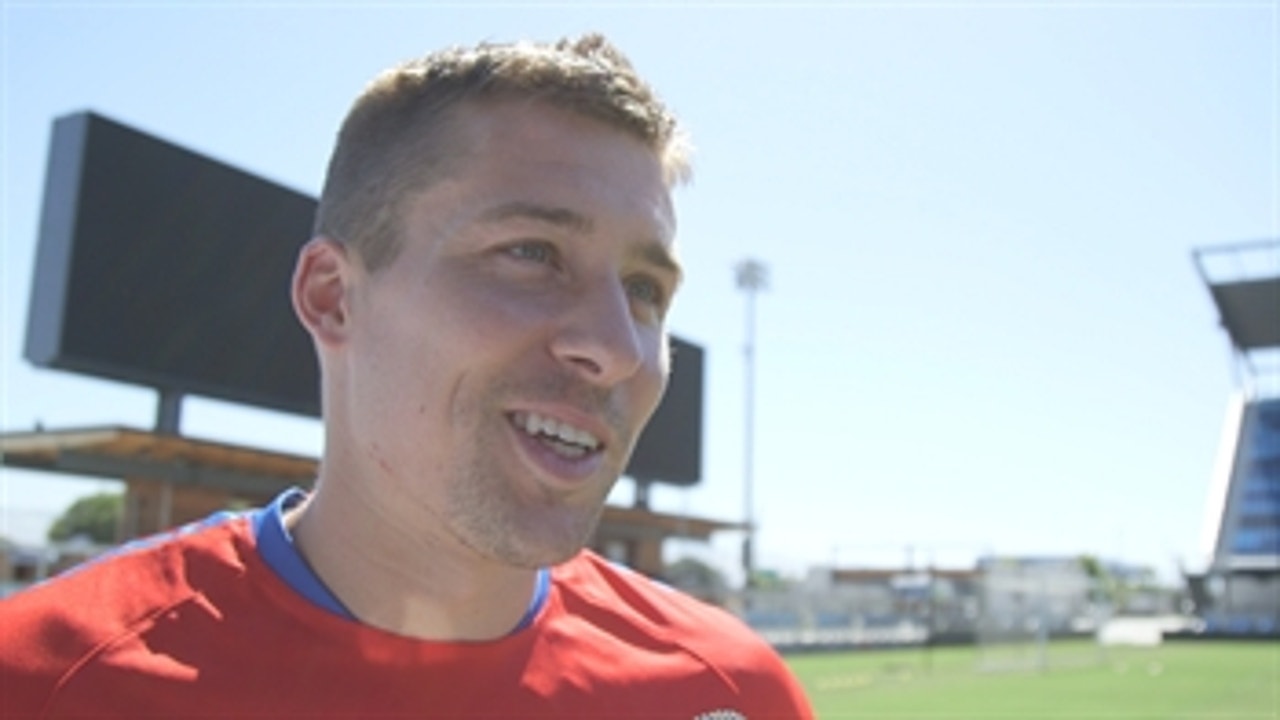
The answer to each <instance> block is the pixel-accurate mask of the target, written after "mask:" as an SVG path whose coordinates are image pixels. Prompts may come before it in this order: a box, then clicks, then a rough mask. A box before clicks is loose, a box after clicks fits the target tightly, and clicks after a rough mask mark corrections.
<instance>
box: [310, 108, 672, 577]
mask: <svg viewBox="0 0 1280 720" xmlns="http://www.w3.org/2000/svg"><path fill="white" fill-rule="evenodd" d="M458 113H459V114H458V116H457V123H456V125H455V128H456V129H455V131H454V135H453V137H452V139H451V142H452V143H453V144H454V146H455V147H457V148H458V152H459V153H460V156H459V158H458V161H457V162H456V163H453V164H451V168H452V171H451V172H450V174H449V176H448V177H447V178H446V179H444V180H441V181H439V182H437V183H436V184H434V185H432V186H430V187H429V188H428V189H426V190H425V191H421V192H419V193H417V194H415V195H413V196H411V197H409V198H408V199H407V201H406V202H405V203H404V205H403V208H404V209H403V215H402V217H401V243H402V247H401V250H400V252H399V254H398V255H397V256H396V258H395V259H394V261H392V262H391V264H389V265H388V266H386V267H384V268H381V269H379V270H377V271H375V272H373V273H368V272H366V271H364V270H363V268H362V267H361V266H360V264H359V262H358V261H353V265H352V268H353V269H352V273H351V278H352V280H351V282H350V289H349V294H348V298H349V313H350V333H349V338H348V340H347V341H346V344H345V345H344V349H343V350H342V355H343V358H342V361H341V366H342V367H343V368H344V373H343V377H341V379H340V381H339V382H340V386H339V387H338V389H337V391H338V392H340V393H342V394H343V396H344V397H343V399H342V403H343V405H345V407H346V408H347V412H346V413H345V415H346V417H345V426H344V427H342V428H341V429H340V431H339V432H340V433H341V437H342V438H343V439H344V441H346V442H347V444H348V450H349V452H350V453H352V454H353V456H352V457H353V458H354V459H355V460H356V462H357V463H359V466H360V467H362V468H363V471H364V472H363V474H364V475H365V476H366V477H363V478H361V479H360V482H362V483H371V485H369V486H368V490H372V491H375V492H377V493H380V500H381V502H383V503H385V506H386V511H387V513H388V517H389V518H393V519H394V521H396V522H399V523H401V524H406V523H409V524H417V525H419V526H420V529H421V531H422V532H427V533H432V534H438V535H439V536H440V537H441V538H442V539H446V541H447V542H451V543H456V542H460V543H461V545H462V546H465V547H466V548H468V550H467V551H468V552H476V553H479V554H480V555H481V556H483V557H485V558H487V559H490V560H496V561H499V562H501V563H503V564H507V565H518V566H522V567H535V566H542V565H548V564H553V563H556V562H560V561H563V560H565V559H567V558H568V557H571V556H572V555H573V554H574V553H576V552H577V550H578V549H580V547H581V546H582V545H583V544H584V543H585V542H586V541H587V540H588V538H589V536H590V533H591V531H592V530H593V528H594V526H595V522H596V519H597V517H598V516H599V512H600V509H601V507H602V505H603V503H604V500H605V497H606V496H607V495H608V493H609V490H610V489H611V487H612V486H613V484H614V482H615V481H616V479H617V477H618V475H619V473H621V471H622V470H623V468H624V467H625V464H626V462H627V459H628V457H629V455H630V453H631V449H632V447H633V445H634V443H635V440H636V438H637V436H638V434H639V433H640V430H641V429H642V427H643V426H644V424H645V422H646V421H647V420H648V418H649V416H650V415H651V414H652V413H653V411H654V409H655V408H656V406H657V404H658V401H659V399H660V397H661V395H662V392H663V390H664V388H665V384H666V377H667V370H668V358H667V338H666V332H665V327H664V316H665V313H666V309H667V307H668V304H669V303H670V300H671V296H672V295H673V293H674V292H675V290H676V287H677V285H678V284H679V270H678V268H677V266H676V264H675V260H674V258H673V255H672V242H673V238H674V233H675V219H674V215H673V211H672V207H671V202H670V196H669V193H668V190H667V187H666V185H665V183H664V182H663V175H662V168H661V166H660V164H659V161H658V158H657V156H656V155H655V154H654V153H653V152H652V151H650V150H649V149H648V148H646V147H645V146H644V145H643V144H642V143H640V142H639V141H638V140H635V139H633V138H631V137H629V136H628V135H625V134H623V133H621V132H620V131H618V130H615V129H612V128H610V127H608V126H606V125H603V124H601V123H599V122H596V121H593V120H590V119H586V118H583V117H579V116H577V115H574V114H571V113H568V112H565V111H563V110H557V109H554V108H551V107H549V106H545V105H540V104H537V103H527V102H525V103H517V102H509V101H508V102H489V103H487V104H486V105H483V106H464V107H462V108H460V109H459V111H458ZM331 392H332V389H331ZM333 437H334V436H333V435H332V434H331V435H330V438H331V440H330V441H331V442H332V438H333ZM401 529H404V528H401Z"/></svg>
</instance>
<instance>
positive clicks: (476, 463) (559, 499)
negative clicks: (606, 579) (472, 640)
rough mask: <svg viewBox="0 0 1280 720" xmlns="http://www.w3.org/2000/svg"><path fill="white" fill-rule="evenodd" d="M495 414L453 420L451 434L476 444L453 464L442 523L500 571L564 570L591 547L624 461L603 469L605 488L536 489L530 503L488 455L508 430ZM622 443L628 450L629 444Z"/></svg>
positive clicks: (518, 482) (524, 483)
mask: <svg viewBox="0 0 1280 720" xmlns="http://www.w3.org/2000/svg"><path fill="white" fill-rule="evenodd" d="M496 395H498V396H501V395H502V393H497V394H496ZM496 407H499V405H498V404H496V403H480V404H479V408H483V409H478V408H475V407H473V408H469V409H466V410H463V411H462V412H461V413H459V414H458V415H457V416H455V421H457V424H455V427H459V428H465V427H471V428H474V432H472V433H470V437H472V438H474V442H473V444H472V446H471V447H470V448H468V450H467V452H466V453H463V454H462V455H460V456H459V457H457V459H456V461H455V467H454V469H453V472H452V473H451V477H450V484H449V486H448V489H447V493H446V510H447V513H448V517H447V518H446V519H445V521H446V522H448V523H449V524H450V525H451V526H452V532H453V533H454V534H455V535H456V536H457V537H458V539H459V540H460V541H461V542H462V543H463V544H464V545H466V546H468V547H470V548H471V549H472V550H473V551H475V552H476V553H478V554H480V555H482V556H485V557H487V558H489V559H491V560H494V561H497V562H499V563H502V564H505V565H510V566H513V567H520V568H527V569H538V568H544V567H550V566H553V565H557V564H559V563H562V562H564V561H566V560H568V559H570V558H572V557H573V556H574V555H576V554H577V553H578V552H579V551H581V550H582V548H583V547H584V546H586V545H587V543H588V542H589V541H590V539H591V536H592V534H593V533H594V532H595V529H596V526H597V525H598V524H599V520H600V516H601V514H602V513H603V511H604V504H605V500H606V498H607V497H608V495H609V492H610V490H612V488H613V485H614V484H615V483H616V482H617V479H618V476H619V475H620V474H621V472H622V469H623V468H622V465H624V464H625V460H626V458H625V455H627V454H629V453H624V457H623V458H622V459H621V460H619V459H617V458H616V453H614V454H613V455H614V457H610V458H609V459H608V460H607V461H606V465H608V470H607V474H606V477H608V478H609V481H608V482H596V481H593V482H595V484H596V487H595V488H594V489H592V490H591V491H590V492H589V493H588V492H583V493H576V494H574V495H573V496H572V497H568V496H564V495H561V494H557V493H553V492H551V491H550V490H548V489H543V488H540V487H538V491H537V493H536V496H535V497H532V498H531V497H528V496H527V493H522V492H521V491H519V490H518V489H517V488H521V487H523V488H527V487H529V485H530V483H529V482H528V480H527V479H526V478H517V477H511V473H512V471H511V470H510V469H508V468H505V467H503V463H501V462H499V460H498V458H497V457H495V454H494V453H493V452H491V451H487V450H486V449H487V448H492V447H497V446H498V444H499V443H506V442H509V439H508V434H509V433H510V432H511V429H510V426H509V424H508V422H507V419H506V418H505V417H504V416H503V415H502V414H501V412H499V411H498V410H496V409H495V408H496ZM614 425H615V428H617V427H619V426H620V425H621V423H614ZM622 441H623V442H624V443H625V446H626V447H630V444H631V439H630V438H625V439H623V440H622ZM517 472H519V471H517ZM534 485H535V486H536V484H534Z"/></svg>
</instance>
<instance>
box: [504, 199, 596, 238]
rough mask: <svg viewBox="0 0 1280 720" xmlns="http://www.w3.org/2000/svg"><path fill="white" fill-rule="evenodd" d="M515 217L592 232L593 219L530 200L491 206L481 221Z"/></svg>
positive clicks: (566, 209)
mask: <svg viewBox="0 0 1280 720" xmlns="http://www.w3.org/2000/svg"><path fill="white" fill-rule="evenodd" d="M513 218H517V219H519V218H523V219H526V220H537V221H539V222H544V223H549V224H551V225H556V226H559V227H562V228H565V229H568V230H574V231H577V232H590V230H591V219H590V218H588V217H586V216H584V215H582V214H581V213H577V212H574V211H573V210H569V209H568V208H562V207H555V206H553V205H539V204H537V203H529V202H509V203H505V204H503V205H498V206H497V207H492V208H489V209H488V210H485V211H484V212H483V213H481V214H480V221H481V222H486V223H496V222H502V221H503V220H511V219H513Z"/></svg>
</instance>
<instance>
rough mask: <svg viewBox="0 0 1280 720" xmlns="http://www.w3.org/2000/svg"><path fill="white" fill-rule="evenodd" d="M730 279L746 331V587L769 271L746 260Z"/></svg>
mask: <svg viewBox="0 0 1280 720" xmlns="http://www.w3.org/2000/svg"><path fill="white" fill-rule="evenodd" d="M734 276H735V277H736V279H737V284H738V289H739V290H742V291H743V292H745V293H746V295H747V328H746V342H745V343H744V344H743V346H742V354H743V359H744V361H745V365H746V402H745V405H744V408H743V413H742V415H743V421H744V423H745V428H744V431H745V435H744V439H743V457H742V501H743V515H744V518H743V519H744V521H745V524H746V527H747V535H746V537H745V538H744V539H743V541H742V571H743V573H744V574H745V575H744V580H743V582H744V583H745V585H746V587H752V586H753V585H754V583H755V547H754V546H755V535H756V520H755V501H754V499H753V497H752V493H753V482H754V478H753V471H754V466H755V453H754V442H755V381H756V377H755V375H756V369H755V365H756V362H755V345H756V293H758V292H759V291H761V290H765V289H767V287H768V285H769V269H768V268H767V267H766V266H765V265H764V263H762V262H760V261H759V260H754V259H751V258H747V259H745V260H742V261H740V262H738V264H737V265H736V266H734Z"/></svg>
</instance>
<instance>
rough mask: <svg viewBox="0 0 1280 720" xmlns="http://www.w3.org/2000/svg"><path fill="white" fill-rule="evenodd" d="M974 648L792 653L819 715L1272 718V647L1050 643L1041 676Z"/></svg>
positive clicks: (1278, 685) (1275, 661)
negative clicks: (991, 660)
mask: <svg viewBox="0 0 1280 720" xmlns="http://www.w3.org/2000/svg"><path fill="white" fill-rule="evenodd" d="M981 657H982V656H980V655H979V654H978V651H977V650H975V649H974V648H972V647H965V648H938V649H935V650H933V651H931V652H930V651H926V650H924V649H905V650H867V651H851V652H840V653H830V654H799V655H790V656H788V658H787V661H788V663H789V664H790V665H791V667H792V668H793V669H794V670H795V672H796V674H797V675H798V676H799V678H800V681H801V682H802V683H803V684H804V686H805V688H806V689H807V690H808V692H809V697H810V699H811V700H812V701H813V705H814V709H815V710H816V711H817V714H818V717H819V718H823V719H824V720H834V719H837V718H887V719H894V718H898V719H903V720H905V719H906V718H957V719H958V718H967V719H972V720H982V719H985V718H995V719H1001V720H1012V719H1014V718H1028V719H1033V718H1063V719H1067V718H1081V719H1088V718H1112V719H1114V720H1122V719H1127V718H1144V719H1146V718H1160V719H1165V718H1168V719H1178V720H1208V719H1210V718H1213V719H1215V720H1217V719H1220V720H1262V719H1263V718H1267V719H1268V720H1275V719H1276V718H1280V647H1277V646H1276V645H1271V644H1265V643H1256V642H1254V643H1228V642H1166V643H1164V644H1163V645H1160V646H1158V647H1149V648H1140V647H1111V648H1106V649H1105V650H1103V649H1100V648H1098V647H1096V646H1095V645H1093V644H1092V643H1089V642H1073V643H1054V644H1052V645H1051V646H1050V648H1049V652H1048V653H1047V654H1046V657H1047V658H1048V669H1047V670H1045V671H1043V672H1041V671H1039V670H1037V669H1036V666H1037V664H1036V663H1034V662H1033V663H1031V667H1030V668H1027V669H1023V670H1020V671H1001V672H991V671H983V670H980V669H979V668H980V663H979V660H980V659H981Z"/></svg>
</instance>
